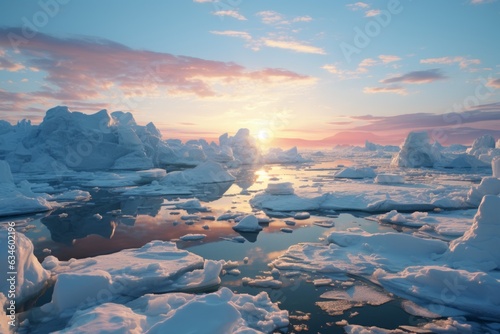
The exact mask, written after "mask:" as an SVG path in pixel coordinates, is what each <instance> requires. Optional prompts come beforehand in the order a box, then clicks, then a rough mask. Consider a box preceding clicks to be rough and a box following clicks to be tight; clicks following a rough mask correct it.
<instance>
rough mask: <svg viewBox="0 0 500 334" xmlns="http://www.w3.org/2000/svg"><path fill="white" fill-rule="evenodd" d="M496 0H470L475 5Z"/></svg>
mask: <svg viewBox="0 0 500 334" xmlns="http://www.w3.org/2000/svg"><path fill="white" fill-rule="evenodd" d="M495 1H496V0H470V3H471V4H473V5H482V4H485V3H491V2H495Z"/></svg>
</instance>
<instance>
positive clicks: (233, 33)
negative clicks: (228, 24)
mask: <svg viewBox="0 0 500 334" xmlns="http://www.w3.org/2000/svg"><path fill="white" fill-rule="evenodd" d="M210 33H211V34H214V35H221V36H229V37H237V38H242V39H245V40H247V41H249V40H251V39H252V36H251V35H250V34H249V33H247V32H245V31H236V30H223V31H210Z"/></svg>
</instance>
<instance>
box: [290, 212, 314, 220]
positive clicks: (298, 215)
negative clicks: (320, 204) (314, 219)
mask: <svg viewBox="0 0 500 334" xmlns="http://www.w3.org/2000/svg"><path fill="white" fill-rule="evenodd" d="M310 217H311V215H310V214H309V212H305V211H304V212H297V213H296V214H295V215H294V216H293V218H295V219H297V220H304V219H308V218H310Z"/></svg>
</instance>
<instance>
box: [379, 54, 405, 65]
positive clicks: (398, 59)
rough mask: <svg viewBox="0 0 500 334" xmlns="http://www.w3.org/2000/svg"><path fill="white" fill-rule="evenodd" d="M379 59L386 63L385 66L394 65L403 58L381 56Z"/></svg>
mask: <svg viewBox="0 0 500 334" xmlns="http://www.w3.org/2000/svg"><path fill="white" fill-rule="evenodd" d="M378 58H379V59H380V60H381V61H382V62H383V63H384V64H389V63H393V62H396V61H400V60H401V57H398V56H394V55H380V56H378Z"/></svg>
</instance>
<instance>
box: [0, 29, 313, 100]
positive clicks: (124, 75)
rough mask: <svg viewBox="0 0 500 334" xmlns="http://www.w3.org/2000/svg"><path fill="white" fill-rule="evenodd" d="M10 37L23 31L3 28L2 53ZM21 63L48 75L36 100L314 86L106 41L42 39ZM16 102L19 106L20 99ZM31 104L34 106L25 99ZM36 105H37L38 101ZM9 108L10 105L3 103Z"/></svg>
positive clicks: (23, 47)
mask: <svg viewBox="0 0 500 334" xmlns="http://www.w3.org/2000/svg"><path fill="white" fill-rule="evenodd" d="M10 34H17V35H19V36H22V31H21V29H19V28H0V48H2V49H6V50H10V49H12V45H11V43H10V40H9V36H10ZM17 49H18V54H16V57H17V59H19V60H20V61H21V62H22V64H23V65H24V66H25V67H27V68H36V69H38V70H39V71H40V72H41V73H43V74H44V75H45V78H44V84H43V86H42V87H41V88H39V90H38V91H33V92H31V93H30V94H29V96H30V98H31V99H35V98H36V99H45V103H49V99H51V100H52V101H53V100H57V101H58V102H57V103H61V102H62V103H64V104H72V105H73V102H75V101H89V100H91V101H96V99H104V100H106V101H108V102H109V101H110V100H117V101H118V102H120V101H122V103H123V99H124V98H130V97H134V96H138V97H145V96H146V97H147V96H154V97H159V96H165V95H169V96H175V95H186V94H189V95H194V96H197V97H216V96H222V95H224V94H226V92H227V91H229V90H230V91H231V92H236V93H234V94H243V93H238V89H239V88H241V87H244V86H246V85H248V84H249V83H254V84H255V85H259V86H260V85H263V84H272V85H274V84H276V83H289V82H290V83H292V82H294V83H295V84H297V83H306V82H308V83H310V82H311V80H313V79H312V78H311V77H309V76H306V75H301V74H298V73H295V72H292V71H288V70H284V69H275V68H264V69H260V70H249V69H247V68H245V67H243V66H241V65H239V64H236V63H233V62H221V61H213V60H205V59H201V58H194V57H188V56H176V55H172V54H169V53H162V52H153V51H147V50H136V49H132V48H129V47H127V46H125V45H123V44H119V43H116V42H112V41H110V40H106V39H96V38H89V37H79V38H57V37H53V36H50V35H46V34H43V33H38V34H37V37H36V38H34V39H31V40H29V41H28V42H27V43H21V44H20V45H18V48H17ZM13 98H14V99H13V100H11V101H19V99H21V101H22V98H24V96H22V97H21V98H20V97H19V96H18V95H15V96H13ZM24 101H25V102H26V103H28V102H30V101H31V100H28V99H25V100H24ZM35 102H36V101H35ZM4 105H5V103H4Z"/></svg>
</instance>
